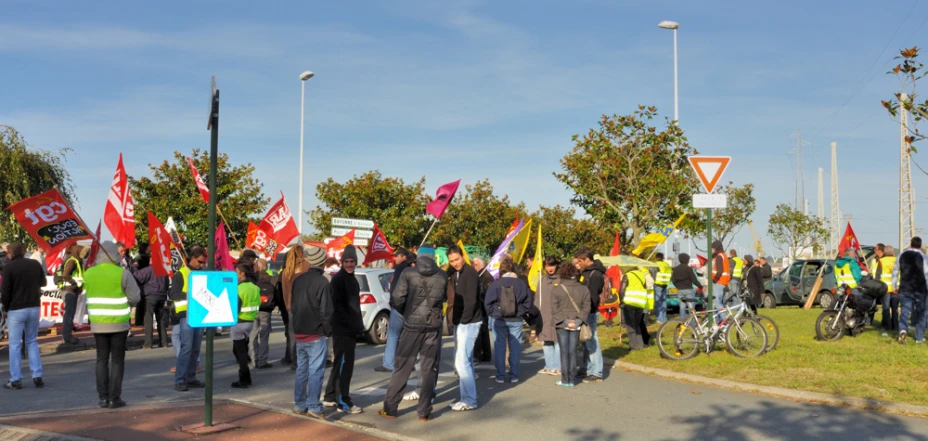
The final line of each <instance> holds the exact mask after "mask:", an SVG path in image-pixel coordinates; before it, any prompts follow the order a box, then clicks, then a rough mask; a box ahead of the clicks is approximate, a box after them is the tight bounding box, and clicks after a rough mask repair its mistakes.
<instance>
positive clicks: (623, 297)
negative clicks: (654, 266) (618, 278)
mask: <svg viewBox="0 0 928 441" xmlns="http://www.w3.org/2000/svg"><path fill="white" fill-rule="evenodd" d="M652 286H654V279H652V278H651V273H650V272H649V271H648V270H647V269H646V268H644V267H641V268H638V269H636V270H634V271H629V272H627V273H625V274H624V275H623V276H622V285H621V287H620V288H619V301H620V302H621V303H622V323H624V324H625V327H626V329H627V330H628V344H629V346H631V349H632V350H633V351H635V350H638V349H644V348H646V347H648V345H649V344H650V342H651V334H650V333H648V324H647V323H646V322H645V315H644V310H645V308H647V306H648V299H649V298H650V297H651V296H652V295H653V294H651V293H649V290H650V289H651V287H652Z"/></svg>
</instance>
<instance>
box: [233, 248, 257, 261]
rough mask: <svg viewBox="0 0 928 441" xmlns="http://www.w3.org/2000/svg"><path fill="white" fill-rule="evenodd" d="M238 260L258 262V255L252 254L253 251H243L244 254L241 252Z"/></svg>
mask: <svg viewBox="0 0 928 441" xmlns="http://www.w3.org/2000/svg"><path fill="white" fill-rule="evenodd" d="M238 259H239V260H258V255H257V254H256V253H255V252H254V250H245V251H244V252H242V255H241V257H239V258H238Z"/></svg>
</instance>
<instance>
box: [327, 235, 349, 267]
mask: <svg viewBox="0 0 928 441" xmlns="http://www.w3.org/2000/svg"><path fill="white" fill-rule="evenodd" d="M354 232H355V230H351V231H349V232H348V234H346V235H344V236H342V237H339V238H337V239H335V240H333V241H331V242H329V243H328V245H326V246H325V254H326V255H327V256H329V257H334V258H335V259H337V260H341V259H340V258H341V256H342V251H344V249H345V247H347V246H348V245H351V244H353V243H354Z"/></svg>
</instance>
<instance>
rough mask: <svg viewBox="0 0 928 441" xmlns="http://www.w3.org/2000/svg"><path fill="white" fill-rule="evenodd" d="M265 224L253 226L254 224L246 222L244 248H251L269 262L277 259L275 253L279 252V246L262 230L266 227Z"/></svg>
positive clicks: (278, 243) (265, 230)
mask: <svg viewBox="0 0 928 441" xmlns="http://www.w3.org/2000/svg"><path fill="white" fill-rule="evenodd" d="M268 225H269V224H267V223H266V222H261V225H260V226H258V225H255V223H254V222H248V235H247V236H246V237H245V248H251V249H252V250H255V251H257V252H259V253H261V254H263V255H264V257H265V258H267V259H270V260H271V261H273V260H276V259H277V253H279V252H280V249H281V246H280V242H277V241H276V240H275V239H274V238H273V237H271V236H269V235H268V233H267V229H266V228H264V227H266V226H268Z"/></svg>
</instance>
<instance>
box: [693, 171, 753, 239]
mask: <svg viewBox="0 0 928 441" xmlns="http://www.w3.org/2000/svg"><path fill="white" fill-rule="evenodd" d="M716 193H718V194H727V195H728V206H727V207H725V208H720V209H714V210H712V240H713V241H715V240H718V241H721V242H722V244H724V247H725V249H728V247H730V246H731V243H732V241H734V240H735V236H736V235H737V234H738V231H740V230H741V227H743V226H744V225H745V224H747V223H748V221H749V220H751V216H752V215H754V210H756V209H757V200H756V199H754V184H744V185H742V186H740V187H737V186H735V185H734V183H732V182H729V183H728V185H726V186H724V187H721V188H720V189H718V190H716ZM705 214H706V213H705V210H699V209H694V210H693V211H692V212H691V213H690V214H689V215H688V216H687V217H686V219H684V221H683V222H682V223H681V225H680V228H681V229H682V230H684V231H686V232H688V233H690V234H691V235H693V236H697V237H699V236H701V237H703V238H704V237H706V215H705ZM696 243H697V246H696V248H697V249H699V250H703V251H705V249H704V248H702V247H700V246H699V245H698V244H701V243H705V241H696Z"/></svg>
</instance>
